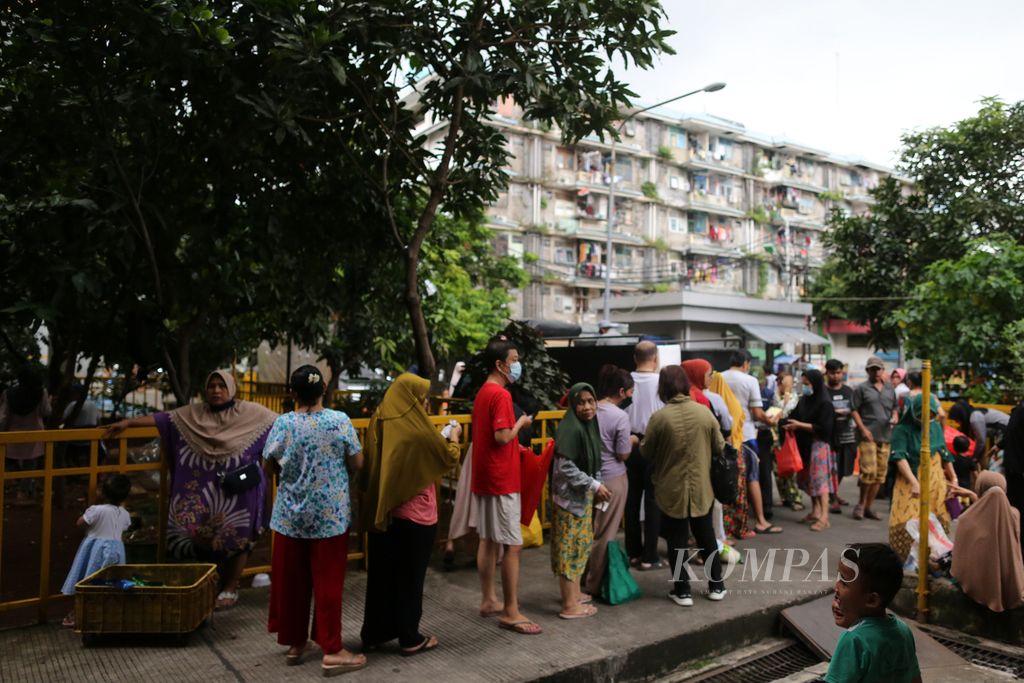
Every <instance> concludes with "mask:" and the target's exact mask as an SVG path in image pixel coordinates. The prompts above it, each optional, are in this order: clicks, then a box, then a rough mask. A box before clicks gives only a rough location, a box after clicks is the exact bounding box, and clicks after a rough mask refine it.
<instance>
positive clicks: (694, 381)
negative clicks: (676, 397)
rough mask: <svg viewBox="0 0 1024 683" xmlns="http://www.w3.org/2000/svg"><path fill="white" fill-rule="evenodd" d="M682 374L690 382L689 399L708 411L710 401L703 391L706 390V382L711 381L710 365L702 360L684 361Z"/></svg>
mask: <svg viewBox="0 0 1024 683" xmlns="http://www.w3.org/2000/svg"><path fill="white" fill-rule="evenodd" d="M683 372H685V373H686V378H687V379H688V380H690V398H692V399H693V400H694V401H696V402H697V403H699V404H701V405H702V406H707V407H708V408H709V409H710V408H711V401H710V400H708V397H707V396H705V395H704V390H705V389H707V388H708V381H710V379H711V363H709V362H707V361H706V360H704V359H703V358H691V359H690V360H684V361H683Z"/></svg>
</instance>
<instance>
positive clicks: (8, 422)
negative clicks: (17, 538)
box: [0, 363, 50, 504]
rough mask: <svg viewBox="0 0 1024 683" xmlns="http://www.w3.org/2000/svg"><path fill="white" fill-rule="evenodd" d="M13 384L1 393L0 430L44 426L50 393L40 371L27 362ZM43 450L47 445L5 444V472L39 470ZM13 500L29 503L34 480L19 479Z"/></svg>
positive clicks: (39, 427) (40, 427) (28, 428)
mask: <svg viewBox="0 0 1024 683" xmlns="http://www.w3.org/2000/svg"><path fill="white" fill-rule="evenodd" d="M16 379H17V382H16V383H15V384H14V386H13V387H11V388H9V389H7V391H5V392H3V394H0V432H33V431H37V430H40V429H43V428H44V426H45V422H44V421H45V420H46V418H48V417H49V416H50V396H49V394H48V393H47V392H46V388H45V387H44V386H43V380H42V378H41V377H40V376H39V373H38V372H36V371H35V369H34V368H33V367H32V366H31V365H29V364H28V363H26V364H24V365H23V366H21V368H19V369H18V373H17V377H16ZM45 452H46V444H44V443H43V442H41V441H37V442H35V443H19V444H13V443H12V444H11V445H10V446H8V447H7V460H8V463H7V469H8V471H24V470H34V469H38V468H39V467H40V466H41V464H40V463H39V461H38V459H39V458H41V457H42V456H43V454H44V453H45ZM16 486H17V493H16V494H15V502H16V503H22V504H28V503H29V502H30V501H31V500H32V494H33V489H34V486H35V481H33V480H32V479H20V480H18V482H17V484H16Z"/></svg>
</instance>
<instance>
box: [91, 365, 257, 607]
mask: <svg viewBox="0 0 1024 683" xmlns="http://www.w3.org/2000/svg"><path fill="white" fill-rule="evenodd" d="M205 389H206V400H205V401H204V402H202V403H190V404H189V405H186V406H182V407H180V408H176V409H175V410H172V411H170V412H165V413H156V414H155V415H145V416H142V417H135V418H132V419H130V420H121V421H120V422H116V423H114V424H112V425H110V428H109V431H108V432H107V437H110V436H114V435H116V434H118V433H120V432H121V431H123V430H124V429H127V428H129V427H152V426H155V427H156V428H157V430H158V431H159V432H160V438H161V439H162V440H163V442H164V447H165V449H166V452H167V453H168V455H169V462H170V468H171V501H170V507H169V513H168V524H167V544H168V547H169V549H170V551H171V554H172V555H173V556H174V557H176V558H178V559H199V560H203V561H209V562H215V563H216V564H217V565H218V568H217V571H218V574H219V575H220V577H221V579H220V581H221V586H220V591H221V592H220V594H219V595H218V596H217V607H218V608H220V609H226V608H229V607H232V606H234V604H235V603H236V602H237V601H238V580H239V578H240V577H241V575H242V570H243V569H244V568H245V562H246V560H247V559H248V556H249V553H250V552H251V550H252V546H253V542H254V541H255V540H256V537H257V536H258V535H259V534H260V533H262V531H263V530H264V529H265V528H266V525H267V520H265V519H264V500H265V496H266V491H267V480H266V477H265V476H264V474H263V472H262V470H261V469H260V468H259V467H253V468H252V469H253V472H252V473H251V475H252V476H249V477H247V478H248V480H249V481H251V482H255V483H253V484H251V487H250V488H248V489H245V490H238V491H235V492H231V491H229V490H228V489H227V488H225V486H224V477H225V475H228V474H230V473H232V472H235V471H237V470H240V469H242V468H245V467H249V466H252V465H254V464H258V463H259V461H260V458H261V455H262V453H263V446H264V443H265V442H266V440H267V433H268V432H269V431H270V427H271V425H273V424H274V420H275V419H276V418H277V415H276V414H275V413H274V412H272V411H270V410H268V409H266V408H264V407H263V406H261V405H259V404H256V403H251V402H249V401H242V400H239V399H236V398H235V393H236V385H235V378H234V377H233V376H232V374H231V372H230V371H228V370H215V371H214V372H211V373H210V375H209V377H207V378H206V385H205Z"/></svg>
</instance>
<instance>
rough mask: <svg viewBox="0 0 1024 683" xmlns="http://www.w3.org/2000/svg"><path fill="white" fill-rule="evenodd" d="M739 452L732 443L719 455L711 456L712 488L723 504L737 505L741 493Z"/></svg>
mask: <svg viewBox="0 0 1024 683" xmlns="http://www.w3.org/2000/svg"><path fill="white" fill-rule="evenodd" d="M738 459H739V454H738V453H737V452H736V447H735V446H733V445H732V444H731V443H727V444H725V448H723V449H722V452H721V453H719V454H718V455H712V456H711V489H712V490H713V491H714V493H715V500H717V501H718V502H719V503H721V504H722V505H735V504H736V499H737V498H739V495H740V481H739V479H740V465H739V460H738Z"/></svg>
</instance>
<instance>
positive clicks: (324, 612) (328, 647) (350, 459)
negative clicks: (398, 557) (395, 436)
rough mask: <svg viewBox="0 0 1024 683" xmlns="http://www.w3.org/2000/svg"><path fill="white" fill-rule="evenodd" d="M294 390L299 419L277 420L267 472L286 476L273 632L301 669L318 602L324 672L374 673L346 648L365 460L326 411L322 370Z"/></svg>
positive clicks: (278, 526)
mask: <svg viewBox="0 0 1024 683" xmlns="http://www.w3.org/2000/svg"><path fill="white" fill-rule="evenodd" d="M291 389H292V393H293V394H294V395H295V400H296V408H295V412H292V413H285V414H284V415H282V416H280V417H279V418H277V420H276V421H275V422H274V426H273V428H272V429H271V430H270V435H269V436H268V437H267V445H266V447H265V448H264V451H263V456H264V458H266V466H267V468H268V469H270V470H272V471H273V472H275V473H276V474H277V475H278V486H277V498H276V499H275V501H274V512H273V514H272V516H271V518H270V528H271V529H272V530H273V531H274V535H275V536H274V553H273V558H272V560H271V564H272V571H273V576H274V582H273V584H272V585H271V589H270V619H269V623H268V630H269V631H270V632H271V633H277V642H278V643H280V644H281V645H287V646H289V649H288V652H287V654H286V656H285V659H286V662H287V664H289V665H292V664H299V663H300V661H301V660H302V656H303V654H305V652H306V650H307V649H308V647H309V640H310V632H309V605H310V597H312V600H313V606H314V609H313V633H312V640H313V641H314V642H315V643H316V644H317V645H319V646H320V649H321V650H323V653H324V655H323V661H322V664H321V666H322V668H323V673H324V675H325V676H329V675H332V674H336V673H344V672H346V671H353V670H355V669H361V668H363V667H364V666H366V657H365V656H363V655H356V654H353V653H351V652H349V651H347V650H345V649H344V648H343V647H342V642H341V597H342V592H343V590H344V587H345V568H346V564H347V562H348V530H349V525H350V522H351V518H352V503H351V499H350V497H349V475H350V474H351V473H353V472H355V471H356V470H357V469H359V467H361V466H362V463H363V455H362V448H361V446H360V445H359V438H358V437H357V435H356V431H355V429H354V428H353V427H352V422H351V421H350V420H349V419H348V416H347V415H345V413H342V412H340V411H337V410H330V409H327V408H324V407H323V395H324V390H325V389H326V385H325V383H324V380H323V377H322V376H321V374H320V370H319V369H318V368H315V367H313V366H312V365H304V366H302V367H301V368H299V369H298V370H296V371H295V372H294V373H293V374H292V377H291Z"/></svg>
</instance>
